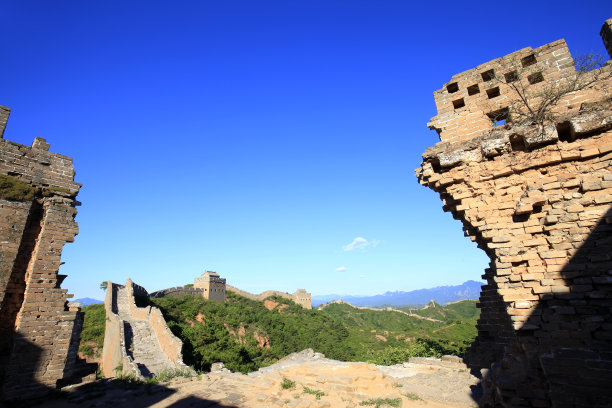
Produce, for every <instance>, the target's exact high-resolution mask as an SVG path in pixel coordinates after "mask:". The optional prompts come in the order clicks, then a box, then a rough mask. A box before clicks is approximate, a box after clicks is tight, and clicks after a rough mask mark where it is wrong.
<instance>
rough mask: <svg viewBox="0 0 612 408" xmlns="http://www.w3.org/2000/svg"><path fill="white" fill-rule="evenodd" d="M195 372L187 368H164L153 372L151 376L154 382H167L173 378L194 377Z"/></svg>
mask: <svg viewBox="0 0 612 408" xmlns="http://www.w3.org/2000/svg"><path fill="white" fill-rule="evenodd" d="M195 375H196V373H195V372H194V371H193V370H191V369H189V368H166V369H164V370H162V371H160V372H159V373H157V374H155V375H154V376H153V378H154V379H155V381H156V382H168V381H170V380H171V379H173V378H177V377H184V378H191V377H194V376H195Z"/></svg>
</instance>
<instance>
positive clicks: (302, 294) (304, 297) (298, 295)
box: [293, 289, 312, 309]
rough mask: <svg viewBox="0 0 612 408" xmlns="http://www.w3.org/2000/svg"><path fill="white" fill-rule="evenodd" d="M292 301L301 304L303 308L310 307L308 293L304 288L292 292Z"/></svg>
mask: <svg viewBox="0 0 612 408" xmlns="http://www.w3.org/2000/svg"><path fill="white" fill-rule="evenodd" d="M293 301H294V302H295V303H297V304H298V305H302V307H303V308H304V309H312V303H311V299H310V293H308V292H306V290H305V289H298V290H297V291H296V292H295V293H294V294H293Z"/></svg>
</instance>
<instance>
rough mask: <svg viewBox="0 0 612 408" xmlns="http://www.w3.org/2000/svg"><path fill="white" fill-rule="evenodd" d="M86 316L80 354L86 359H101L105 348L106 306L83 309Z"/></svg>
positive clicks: (90, 306)
mask: <svg viewBox="0 0 612 408" xmlns="http://www.w3.org/2000/svg"><path fill="white" fill-rule="evenodd" d="M81 311H82V312H83V313H84V314H85V316H84V319H83V329H82V330H81V343H80V346H79V352H80V353H81V354H82V355H84V356H86V357H100V355H101V353H102V347H104V330H105V327H106V311H105V310H104V304H95V305H88V306H85V307H83V308H82V309H81Z"/></svg>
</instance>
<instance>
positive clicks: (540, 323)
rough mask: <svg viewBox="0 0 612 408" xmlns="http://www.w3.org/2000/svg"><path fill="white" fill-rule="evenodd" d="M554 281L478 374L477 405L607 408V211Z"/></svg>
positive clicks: (610, 331) (611, 281)
mask: <svg viewBox="0 0 612 408" xmlns="http://www.w3.org/2000/svg"><path fill="white" fill-rule="evenodd" d="M559 275H560V276H559V277H557V279H561V280H562V281H564V283H565V286H564V287H563V286H558V287H555V288H556V289H555V290H554V293H548V294H545V295H543V296H542V295H541V296H540V300H539V303H538V304H537V306H536V307H535V308H534V309H531V310H529V313H530V317H529V319H528V320H527V322H526V323H525V324H523V326H522V327H521V328H520V329H519V330H516V331H515V332H514V338H513V339H512V341H510V342H508V344H507V345H506V347H505V352H504V353H503V356H502V357H501V358H499V357H498V358H496V359H495V360H496V361H495V362H494V363H493V364H492V365H491V369H489V370H483V380H482V384H483V388H484V396H483V397H482V399H481V400H480V405H481V406H551V405H552V406H555V407H570V406H571V407H576V406H579V407H580V406H584V407H603V406H606V407H610V406H612V387H611V385H612V383H611V382H610V379H611V378H612V314H611V311H612V208H610V209H609V210H608V211H607V213H606V215H605V216H604V217H602V219H601V220H600V221H599V223H598V224H597V225H596V226H595V228H594V229H593V230H592V232H591V234H590V235H589V237H588V238H587V239H586V240H585V241H584V242H583V244H582V246H581V247H580V248H579V249H578V250H577V251H576V253H575V255H574V256H573V257H572V258H571V259H570V261H569V262H568V263H567V264H566V265H565V266H564V267H563V269H562V271H561V272H560V274H559ZM498 296H499V295H498ZM500 297H501V296H500ZM503 318H504V319H505V320H507V324H508V325H510V326H511V324H512V319H511V316H510V315H509V314H508V313H506V314H505V316H503ZM477 397H478V396H477V395H474V399H475V400H476V401H478V400H477Z"/></svg>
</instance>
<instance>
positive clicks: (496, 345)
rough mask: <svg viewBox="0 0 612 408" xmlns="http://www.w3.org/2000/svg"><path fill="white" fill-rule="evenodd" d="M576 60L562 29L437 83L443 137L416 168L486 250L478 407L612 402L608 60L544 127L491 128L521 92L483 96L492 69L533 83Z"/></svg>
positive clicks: (559, 78) (476, 353) (475, 362)
mask: <svg viewBox="0 0 612 408" xmlns="http://www.w3.org/2000/svg"><path fill="white" fill-rule="evenodd" d="M531 56H533V57H531ZM526 57H529V61H532V62H531V64H530V65H528V67H531V68H529V69H527V70H526V71H521V63H522V61H524V58H526ZM568 58H570V55H569V51H568V50H567V47H566V46H565V42H564V41H563V40H560V41H556V42H554V43H552V44H548V45H546V46H544V47H540V48H537V49H535V50H532V49H530V48H527V49H524V50H520V51H518V52H517V53H513V54H511V55H510V56H507V57H504V58H501V59H497V60H494V61H491V62H489V63H486V64H483V65H481V66H479V67H477V68H476V69H473V70H470V71H467V72H465V73H462V74H458V75H455V76H454V77H453V78H452V80H451V82H450V83H449V84H447V85H446V86H445V87H444V88H443V89H441V90H439V91H437V92H436V93H435V97H436V105H437V106H438V113H439V114H438V116H436V117H435V118H433V119H432V120H431V122H430V126H431V127H432V128H435V129H436V130H437V131H438V133H439V135H440V138H441V142H440V143H438V144H437V145H435V146H434V147H431V148H429V149H427V151H426V152H425V154H424V155H423V163H422V167H421V168H419V169H417V177H418V178H419V181H420V183H421V184H423V185H425V186H427V187H429V188H431V189H433V190H434V191H436V192H438V193H439V194H440V197H441V198H442V200H443V202H444V207H443V208H444V210H445V211H448V212H451V213H452V214H453V217H454V218H456V219H459V220H461V221H462V223H463V226H464V231H465V234H466V236H469V237H470V238H471V239H472V240H473V241H475V242H476V243H477V244H478V247H479V248H481V249H483V250H484V251H485V252H486V253H487V255H488V256H489V258H490V260H491V261H490V267H489V268H488V269H486V270H485V274H484V275H483V279H485V280H486V282H487V284H486V285H485V286H483V289H482V293H481V296H480V301H479V307H480V308H481V317H480V319H479V321H478V337H477V338H476V341H475V343H474V344H473V345H472V347H471V349H470V350H469V352H468V354H467V355H466V362H467V363H468V364H469V365H470V366H471V367H472V368H474V369H483V371H482V373H483V375H484V379H483V384H484V386H485V397H484V399H483V404H492V405H503V406H539V407H545V406H585V407H587V406H604V405H606V404H612V389H611V388H610V387H609V379H610V378H612V317H611V310H612V303H611V302H612V252H611V250H610V249H611V248H612V225H611V223H612V209H611V203H612V130H611V129H612V79H610V77H611V75H610V74H611V73H612V65H610V63H608V65H607V66H605V67H603V68H601V69H600V70H598V71H596V72H591V73H589V74H588V75H593V77H592V78H595V77H596V78H599V79H598V80H597V81H595V82H594V83H592V84H591V85H590V86H588V87H586V88H584V89H581V90H579V91H577V92H571V93H568V94H566V95H564V96H563V98H562V99H560V100H559V101H558V103H557V104H556V105H554V106H551V113H552V114H551V115H550V116H549V118H550V120H548V121H547V122H546V123H544V124H542V123H529V122H525V121H523V122H518V121H517V122H509V123H508V124H506V125H503V126H497V127H495V126H494V123H493V121H492V120H491V117H490V114H491V113H492V112H495V111H499V110H500V109H504V108H506V107H511V106H516V105H513V104H515V102H516V99H517V95H516V93H513V92H511V90H510V89H508V88H507V87H506V88H504V90H503V91H502V89H501V88H500V91H499V95H497V96H494V97H493V98H490V97H488V96H487V91H488V90H489V89H491V88H490V87H489V85H487V84H486V83H487V82H488V81H485V79H486V77H487V76H486V75H483V74H484V73H486V72H488V71H490V70H502V71H501V74H502V75H503V74H505V73H507V72H508V70H510V71H512V70H517V72H518V73H519V74H521V73H524V75H532V74H533V72H540V73H541V74H542V75H541V77H539V78H542V79H543V80H542V81H539V82H535V83H533V84H531V83H529V86H533V87H534V89H536V90H537V89H538V88H537V87H540V89H546V87H550V86H556V87H557V88H559V87H561V86H563V84H564V83H567V81H571V80H572V78H573V75H576V73H575V71H574V70H573V68H572V63H571V59H570V60H568ZM533 61H535V62H533ZM510 62H512V64H515V65H512V64H511V63H510ZM516 64H518V65H516ZM479 78H480V79H479ZM523 79H524V78H523ZM474 84H476V85H478V87H479V89H480V93H474V91H472V94H470V91H469V89H470V87H471V86H472V85H474ZM492 85H494V86H493V88H495V87H501V85H502V84H501V83H495V84H492ZM471 89H472V90H475V89H476V88H471ZM549 89H550V88H549ZM489 93H490V92H489ZM493 94H497V91H495V92H493ZM535 94H536V93H534V95H535ZM459 99H462V102H461V103H456V102H455V101H457V100H459ZM510 117H511V116H510Z"/></svg>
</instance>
